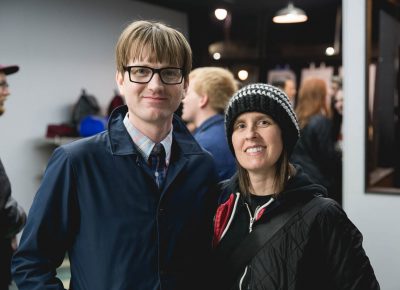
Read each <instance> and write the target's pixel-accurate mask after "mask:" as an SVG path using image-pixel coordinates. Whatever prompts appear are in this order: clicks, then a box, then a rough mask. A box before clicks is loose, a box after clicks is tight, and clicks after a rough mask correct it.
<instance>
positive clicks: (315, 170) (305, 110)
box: [291, 77, 341, 203]
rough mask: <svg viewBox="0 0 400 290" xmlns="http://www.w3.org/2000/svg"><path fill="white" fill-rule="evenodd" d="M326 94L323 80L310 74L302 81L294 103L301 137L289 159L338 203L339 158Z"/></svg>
mask: <svg viewBox="0 0 400 290" xmlns="http://www.w3.org/2000/svg"><path fill="white" fill-rule="evenodd" d="M326 97H327V86H326V83H325V81H324V80H322V79H319V78H314V77H313V78H309V79H307V80H305V81H304V82H303V83H302V85H301V87H300V91H299V95H298V98H297V106H296V114H297V117H298V118H299V124H300V128H301V138H300V140H299V142H298V143H297V145H296V147H295V148H294V151H293V154H292V157H291V162H293V163H296V164H299V165H300V166H301V167H302V168H303V170H304V171H305V172H306V173H307V174H308V175H309V177H310V178H311V180H312V181H314V182H315V183H318V184H321V185H323V186H324V187H326V188H327V190H328V193H329V195H330V197H332V198H333V199H335V200H336V201H338V202H339V203H341V194H340V189H339V188H338V173H339V172H340V170H339V168H341V158H340V155H339V154H338V152H337V151H336V150H335V141H334V140H333V137H332V121H331V119H330V110H329V108H328V107H327V105H326Z"/></svg>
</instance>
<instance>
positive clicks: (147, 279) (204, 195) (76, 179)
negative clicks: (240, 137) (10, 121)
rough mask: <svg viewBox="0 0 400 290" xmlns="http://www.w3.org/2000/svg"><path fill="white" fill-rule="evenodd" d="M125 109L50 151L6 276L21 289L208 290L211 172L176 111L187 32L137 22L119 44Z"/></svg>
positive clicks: (187, 57) (187, 61)
mask: <svg viewBox="0 0 400 290" xmlns="http://www.w3.org/2000/svg"><path fill="white" fill-rule="evenodd" d="M116 62H117V72H116V82H117V85H118V87H119V90H120V93H121V94H122V95H123V96H124V97H125V100H126V105H123V106H121V107H118V108H116V109H115V110H114V111H113V112H112V114H111V116H110V119H109V123H108V130H106V131H104V132H101V133H99V134H97V135H95V136H92V137H88V138H85V139H81V140H78V141H76V142H73V143H69V144H67V145H63V146H61V147H59V148H57V149H56V150H55V152H54V153H53V155H52V157H51V160H50V161H49V164H48V167H47V169H46V172H45V174H44V177H43V180H42V184H41V186H40V188H39V190H38V192H37V194H36V196H35V199H34V201H33V204H32V207H31V209H30V212H29V216H28V220H27V225H26V228H25V230H24V232H23V234H22V238H21V243H20V247H19V249H18V250H17V252H16V254H15V255H14V257H13V265H12V271H13V277H14V279H15V281H16V284H17V286H18V288H19V289H20V290H28V289H29V290H39V289H40V290H45V289H53V290H54V289H63V285H62V282H61V281H60V280H59V279H58V278H57V277H56V269H57V268H58V267H59V266H60V265H61V263H62V262H63V259H64V256H65V254H66V253H68V257H69V260H70V265H71V266H70V268H71V280H70V288H71V289H74V290H83V289H91V290H92V289H96V290H111V289H118V290H132V289H148V290H159V289H163V290H176V289H206V288H204V285H203V283H205V282H206V279H204V277H206V275H205V271H207V269H208V268H210V267H209V258H210V252H211V249H210V248H211V240H212V216H213V211H214V210H215V206H214V200H215V198H214V197H213V195H215V192H216V189H215V187H216V184H217V179H218V178H217V173H216V170H215V165H214V162H213V160H212V157H211V155H210V154H209V153H208V152H206V151H204V150H203V149H202V148H201V147H200V146H199V145H198V143H197V142H196V141H195V139H194V138H193V136H192V135H191V134H190V132H189V131H188V130H187V128H186V126H185V124H184V123H183V122H182V120H181V119H180V118H179V117H177V116H175V115H174V112H175V111H176V109H177V108H178V106H179V105H180V103H181V100H182V99H183V97H184V95H185V92H186V89H187V87H188V74H189V72H190V70H191V63H192V53H191V48H190V46H189V44H188V42H187V40H186V39H185V37H184V36H183V35H182V34H181V33H180V32H178V31H177V30H175V29H173V28H171V27H169V26H166V25H164V24H162V23H159V22H150V21H135V22H133V23H131V24H130V25H129V26H127V28H126V29H125V30H124V31H123V32H122V33H121V35H120V37H119V39H118V42H117V44H116Z"/></svg>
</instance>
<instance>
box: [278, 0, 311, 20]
mask: <svg viewBox="0 0 400 290" xmlns="http://www.w3.org/2000/svg"><path fill="white" fill-rule="evenodd" d="M307 19H308V17H307V15H306V13H305V12H304V11H303V10H302V9H300V8H297V7H295V6H294V5H293V4H292V2H290V1H289V4H288V6H287V7H286V8H283V9H281V10H279V11H278V12H276V14H275V16H274V18H272V21H274V22H275V23H300V22H305V21H307Z"/></svg>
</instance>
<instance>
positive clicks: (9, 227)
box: [0, 64, 26, 290]
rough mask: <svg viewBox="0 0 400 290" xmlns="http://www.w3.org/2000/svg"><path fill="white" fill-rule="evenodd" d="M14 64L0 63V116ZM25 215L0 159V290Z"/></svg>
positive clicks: (6, 278)
mask: <svg viewBox="0 0 400 290" xmlns="http://www.w3.org/2000/svg"><path fill="white" fill-rule="evenodd" d="M18 70H19V67H18V66H16V65H12V66H4V65H1V64H0V116H1V115H2V114H3V113H4V111H5V108H4V103H5V101H6V98H7V97H8V96H9V95H10V91H9V90H8V83H7V75H9V74H13V73H16V72H17V71H18ZM25 220H26V215H25V212H24V210H23V209H22V207H20V206H19V205H18V204H17V202H16V201H15V200H14V199H13V198H12V196H11V185H10V181H9V179H8V177H7V174H6V172H5V170H4V167H3V164H2V162H1V159H0V277H1V278H0V290H6V289H8V288H9V285H10V283H11V257H12V254H13V252H14V251H15V250H16V245H17V243H16V238H15V235H16V234H17V233H18V232H19V231H21V229H22V227H23V226H24V224H25Z"/></svg>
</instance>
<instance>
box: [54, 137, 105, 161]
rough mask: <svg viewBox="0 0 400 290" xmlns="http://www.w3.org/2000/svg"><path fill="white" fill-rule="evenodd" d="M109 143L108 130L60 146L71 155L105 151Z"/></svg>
mask: <svg viewBox="0 0 400 290" xmlns="http://www.w3.org/2000/svg"><path fill="white" fill-rule="evenodd" d="M108 145H109V141H108V131H104V132H101V133H98V134H96V135H94V136H90V137H86V138H82V139H79V140H76V141H73V142H71V143H68V144H65V145H62V146H60V149H61V150H63V151H65V152H66V153H68V154H69V155H71V156H81V155H82V154H87V153H92V154H93V153H95V152H99V151H103V150H104V148H105V147H107V146H108Z"/></svg>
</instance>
